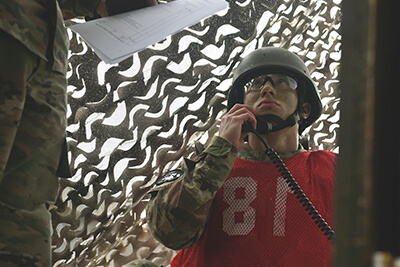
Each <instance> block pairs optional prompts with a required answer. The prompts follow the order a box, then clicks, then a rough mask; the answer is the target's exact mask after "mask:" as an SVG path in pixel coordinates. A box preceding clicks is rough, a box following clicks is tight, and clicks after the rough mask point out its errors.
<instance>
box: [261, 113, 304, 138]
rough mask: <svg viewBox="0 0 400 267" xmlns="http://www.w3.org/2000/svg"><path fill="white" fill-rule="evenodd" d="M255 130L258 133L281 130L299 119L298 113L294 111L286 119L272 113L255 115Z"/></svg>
mask: <svg viewBox="0 0 400 267" xmlns="http://www.w3.org/2000/svg"><path fill="white" fill-rule="evenodd" d="M256 118H257V129H256V130H257V132H258V133H259V134H269V133H272V132H276V131H279V130H282V129H284V128H287V127H292V126H294V125H295V124H296V123H298V122H299V121H300V114H299V112H298V111H295V112H294V113H293V114H292V115H290V116H289V117H288V118H287V119H286V120H283V119H281V118H280V117H278V116H276V115H272V114H267V115H263V116H257V117H256Z"/></svg>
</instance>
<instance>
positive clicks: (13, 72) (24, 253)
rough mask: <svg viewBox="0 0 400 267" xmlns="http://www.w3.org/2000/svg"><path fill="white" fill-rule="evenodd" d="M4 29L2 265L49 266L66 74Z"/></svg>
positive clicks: (0, 68) (0, 70)
mask: <svg viewBox="0 0 400 267" xmlns="http://www.w3.org/2000/svg"><path fill="white" fill-rule="evenodd" d="M49 66H50V64H49V63H48V62H46V61H45V60H43V59H41V58H39V57H38V56H36V55H35V54H33V53H32V52H30V51H29V50H28V49H27V48H26V47H25V46H23V45H22V44H21V43H19V42H18V41H17V40H16V39H14V38H13V37H11V36H10V35H8V34H7V33H5V32H4V31H1V30H0V266H2V267H8V266H50V265H51V221H50V213H49V211H48V210H47V209H46V203H51V202H54V201H55V199H56V197H57V193H58V177H57V176H56V174H55V172H56V169H57V166H58V163H59V159H60V153H61V148H62V144H63V141H64V137H65V126H66V116H65V114H66V87H67V84H66V78H65V75H64V74H62V73H58V72H54V71H52V70H51V68H50V67H49Z"/></svg>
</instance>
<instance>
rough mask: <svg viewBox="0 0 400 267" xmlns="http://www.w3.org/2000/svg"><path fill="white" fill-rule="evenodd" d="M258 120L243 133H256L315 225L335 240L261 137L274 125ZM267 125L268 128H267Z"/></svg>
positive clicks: (243, 127) (247, 124)
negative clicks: (255, 126) (255, 125)
mask: <svg viewBox="0 0 400 267" xmlns="http://www.w3.org/2000/svg"><path fill="white" fill-rule="evenodd" d="M256 119H257V129H254V127H253V126H252V125H251V124H250V123H249V122H247V121H246V122H245V123H244V124H243V126H242V131H243V132H251V133H254V134H255V135H256V136H257V137H258V138H259V139H260V141H261V142H262V143H263V144H264V146H265V148H266V150H265V154H267V156H268V157H269V158H270V159H271V161H272V162H273V163H274V164H275V166H276V168H277V169H278V172H279V173H280V175H281V176H282V178H283V179H285V181H286V183H287V184H288V186H289V188H290V189H291V190H292V191H293V193H294V195H295V196H296V198H297V199H298V200H299V203H300V204H301V205H302V206H303V207H304V209H305V211H306V212H307V213H308V214H309V215H310V216H311V219H312V220H313V221H314V223H315V224H316V225H317V227H318V228H320V230H321V231H322V232H323V233H324V234H325V235H326V236H328V240H332V239H334V237H335V232H334V231H333V229H332V228H331V227H330V226H329V225H328V223H327V222H326V221H325V220H324V219H323V218H322V216H321V215H320V214H319V213H318V211H317V210H316V209H315V207H314V206H313V205H312V203H311V201H310V200H309V199H308V198H307V197H306V195H305V194H304V192H303V190H301V188H300V186H299V184H298V183H297V182H296V181H295V179H294V177H293V176H292V174H291V173H290V172H289V170H288V169H287V168H286V166H285V164H284V163H283V161H282V159H281V158H280V157H279V155H278V154H277V153H276V152H275V151H274V150H273V149H272V148H270V147H269V146H268V144H267V143H266V142H265V140H264V139H263V138H262V137H261V135H260V134H265V133H264V132H265V131H267V132H266V133H269V132H271V130H272V124H271V123H270V122H266V121H265V122H264V121H259V119H260V117H256ZM261 119H262V120H265V118H261ZM260 122H261V123H260ZM259 125H260V127H259ZM265 125H267V126H265Z"/></svg>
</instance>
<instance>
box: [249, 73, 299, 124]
mask: <svg viewBox="0 0 400 267" xmlns="http://www.w3.org/2000/svg"><path fill="white" fill-rule="evenodd" d="M296 88H297V83H296V81H295V80H294V79H292V78H290V77H288V76H286V75H281V74H268V75H262V76H259V77H256V78H254V79H252V80H251V81H250V82H249V83H248V84H246V87H245V93H244V104H246V105H250V106H251V107H253V108H254V110H255V112H256V114H255V115H256V116H262V115H267V114H272V115H276V116H278V117H280V118H281V119H283V120H285V119H287V118H288V117H289V116H290V115H291V114H293V113H294V112H295V111H296V108H297V102H298V97H297V90H296Z"/></svg>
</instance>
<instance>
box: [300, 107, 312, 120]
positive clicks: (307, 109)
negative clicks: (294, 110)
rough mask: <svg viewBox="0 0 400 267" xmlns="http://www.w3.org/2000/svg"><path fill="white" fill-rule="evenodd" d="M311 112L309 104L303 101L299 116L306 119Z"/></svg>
mask: <svg viewBox="0 0 400 267" xmlns="http://www.w3.org/2000/svg"><path fill="white" fill-rule="evenodd" d="M310 114H311V105H310V104H309V103H303V105H302V106H301V110H300V116H301V117H302V119H304V120H305V119H307V118H308V116H310Z"/></svg>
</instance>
